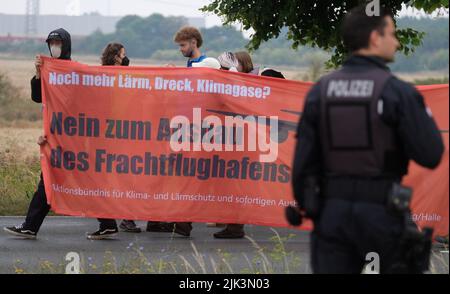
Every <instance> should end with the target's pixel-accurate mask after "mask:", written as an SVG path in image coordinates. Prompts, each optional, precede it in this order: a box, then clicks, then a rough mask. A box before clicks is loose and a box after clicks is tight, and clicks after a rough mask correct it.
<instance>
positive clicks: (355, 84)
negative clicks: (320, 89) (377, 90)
mask: <svg viewBox="0 0 450 294" xmlns="http://www.w3.org/2000/svg"><path fill="white" fill-rule="evenodd" d="M373 88H374V81H372V80H350V81H349V80H331V81H330V83H329V84H328V89H327V97H333V96H334V97H372V94H373Z"/></svg>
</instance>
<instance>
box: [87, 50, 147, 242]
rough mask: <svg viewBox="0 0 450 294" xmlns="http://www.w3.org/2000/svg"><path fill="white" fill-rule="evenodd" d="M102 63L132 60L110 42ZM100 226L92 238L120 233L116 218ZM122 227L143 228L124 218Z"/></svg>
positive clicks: (131, 230) (129, 229) (133, 230)
mask: <svg viewBox="0 0 450 294" xmlns="http://www.w3.org/2000/svg"><path fill="white" fill-rule="evenodd" d="M101 63H102V65H103V66H112V65H114V66H128V65H129V64H130V60H129V59H128V57H127V55H126V51H125V47H124V46H123V45H122V44H120V43H109V44H108V45H106V47H105V49H103V52H102V57H101ZM98 221H99V222H100V228H99V229H98V230H97V231H95V232H93V233H90V234H88V235H87V238H88V239H90V240H103V239H109V238H112V237H115V236H116V235H117V233H118V229H117V223H116V220H115V219H109V218H99V219H98ZM119 227H120V229H122V230H123V231H124V232H129V233H140V232H141V229H140V228H139V227H137V226H136V223H135V222H134V221H132V220H123V221H122V222H121V223H120V225H119Z"/></svg>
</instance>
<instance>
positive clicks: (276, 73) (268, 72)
mask: <svg viewBox="0 0 450 294" xmlns="http://www.w3.org/2000/svg"><path fill="white" fill-rule="evenodd" d="M260 75H261V76H264V77H272V78H279V79H285V77H284V75H283V74H282V73H281V72H279V71H277V70H274V69H271V68H264V69H263V70H262V71H261V73H260Z"/></svg>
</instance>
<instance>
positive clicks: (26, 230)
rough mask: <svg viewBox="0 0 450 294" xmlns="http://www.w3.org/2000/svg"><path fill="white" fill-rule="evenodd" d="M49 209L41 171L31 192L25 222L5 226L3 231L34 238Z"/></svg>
mask: <svg viewBox="0 0 450 294" xmlns="http://www.w3.org/2000/svg"><path fill="white" fill-rule="evenodd" d="M49 210H50V206H49V205H48V204H47V196H46V195H45V188H44V180H43V178H42V173H41V176H40V180H39V184H38V187H37V190H36V191H35V192H34V194H33V198H32V199H31V202H30V205H29V207H28V211H27V216H26V218H25V222H24V223H23V224H21V225H17V226H12V227H5V228H3V229H4V231H5V232H7V233H9V234H12V235H15V236H19V237H24V238H28V239H36V235H37V233H38V231H39V229H40V227H41V225H42V222H43V221H44V218H45V217H46V216H47V214H48V212H49Z"/></svg>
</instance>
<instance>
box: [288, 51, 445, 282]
mask: <svg viewBox="0 0 450 294" xmlns="http://www.w3.org/2000/svg"><path fill="white" fill-rule="evenodd" d="M297 136H298V142H297V146H296V151H295V152H296V154H295V159H294V166H293V187H294V194H295V198H296V200H297V201H298V202H299V204H300V206H302V204H304V199H303V192H302V191H304V188H305V183H306V182H305V181H306V179H307V178H308V177H310V176H317V178H318V180H319V182H320V197H321V199H323V201H322V203H321V210H320V214H319V216H318V217H317V218H316V219H314V231H313V233H312V234H311V254H312V256H311V262H312V268H313V271H314V272H315V273H360V272H361V271H362V269H363V267H364V264H365V258H366V255H367V254H368V253H369V252H376V253H377V254H378V255H379V257H380V271H381V272H385V273H386V272H391V271H394V268H393V267H392V266H393V265H394V264H397V263H398V262H399V261H400V259H402V258H403V255H402V252H401V249H400V246H399V242H400V235H401V233H402V230H403V226H404V222H403V220H402V218H401V217H399V216H396V215H393V214H391V213H390V212H388V210H387V208H386V197H387V195H388V193H389V190H390V189H391V187H392V184H393V183H394V182H397V183H399V182H400V181H401V179H402V177H403V176H404V175H405V174H407V170H408V161H409V160H410V159H412V160H414V161H416V162H417V163H418V164H420V165H422V166H425V167H428V168H434V167H436V166H437V165H438V164H439V162H440V159H441V156H442V153H443V150H444V146H443V142H442V138H441V135H440V132H439V130H438V128H437V127H436V124H435V122H434V120H433V119H432V117H431V115H430V113H429V111H428V110H427V109H426V107H425V105H424V101H423V97H422V96H421V95H420V93H419V92H418V91H417V90H416V89H415V88H414V87H413V86H412V85H410V84H408V83H406V82H403V81H401V80H399V79H397V78H396V77H394V76H393V75H392V74H391V73H390V72H389V69H388V68H387V67H386V65H385V62H384V61H383V60H382V59H380V58H378V57H373V56H355V55H354V56H351V57H350V58H349V59H348V60H347V61H346V62H345V63H344V65H343V68H342V69H341V70H339V71H336V72H334V73H331V74H330V75H327V76H325V77H323V78H322V79H321V80H320V81H319V82H318V83H316V84H315V85H314V86H313V87H312V89H311V90H310V92H309V93H308V95H307V98H306V102H305V107H304V112H303V116H302V118H301V120H300V124H299V126H298V130H297ZM430 197H431V195H430Z"/></svg>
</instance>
